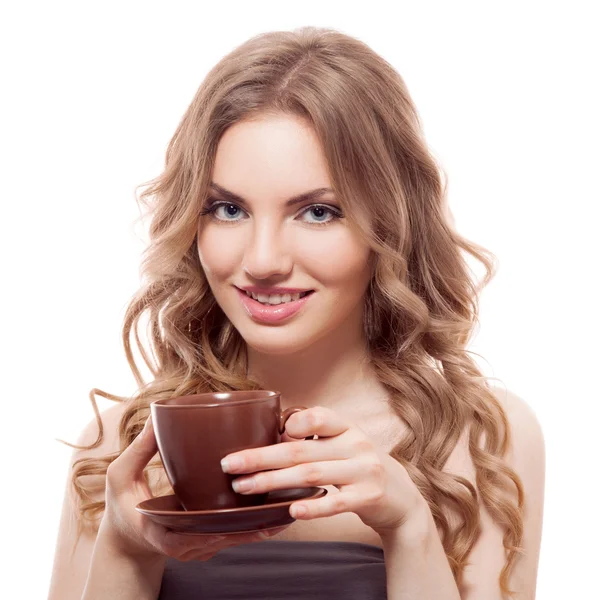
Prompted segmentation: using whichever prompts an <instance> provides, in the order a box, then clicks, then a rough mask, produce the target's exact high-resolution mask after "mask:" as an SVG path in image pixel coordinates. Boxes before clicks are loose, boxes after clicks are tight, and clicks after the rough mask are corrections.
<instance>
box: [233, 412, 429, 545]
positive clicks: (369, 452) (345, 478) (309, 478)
mask: <svg viewBox="0 0 600 600" xmlns="http://www.w3.org/2000/svg"><path fill="white" fill-rule="evenodd" d="M286 433H287V435H286V436H285V437H284V438H282V439H290V438H296V439H297V440H298V441H282V442H281V443H279V444H274V445H272V446H264V447H262V448H252V449H249V450H241V451H240V452H235V453H232V454H229V455H228V456H226V457H225V458H226V459H227V466H226V467H225V466H224V468H223V470H224V471H225V472H227V473H231V474H243V473H252V476H250V477H248V476H244V477H237V478H236V479H235V481H234V484H233V486H234V490H235V491H237V492H239V493H242V494H254V493H264V492H269V491H271V490H282V489H289V488H306V487H312V486H324V485H333V486H335V487H336V488H338V489H339V492H338V493H336V494H327V495H326V496H324V497H322V498H319V499H314V500H302V501H298V502H295V503H294V504H292V505H291V506H290V514H291V516H292V517H294V518H300V519H315V518H319V517H328V516H332V515H336V514H339V513H344V512H353V513H356V514H357V515H358V516H359V517H360V519H361V520H362V521H363V523H365V525H368V526H369V527H372V528H373V529H374V530H375V531H376V532H377V533H379V534H380V535H381V536H383V535H386V534H388V533H393V532H395V531H397V530H398V529H399V528H401V526H402V525H403V524H404V523H405V522H406V521H407V520H409V519H410V518H411V517H412V515H413V514H415V515H416V514H418V513H422V511H423V509H424V507H426V506H427V504H426V501H425V499H424V498H423V496H422V495H421V493H420V492H419V490H418V488H417V487H416V485H415V484H414V482H413V481H412V479H411V478H410V476H409V475H408V472H407V471H406V469H405V468H404V467H403V466H402V465H401V464H400V463H399V462H398V461H396V460H395V459H393V458H392V457H391V456H389V455H388V454H386V453H384V452H381V451H379V450H378V449H377V448H376V447H375V445H374V444H373V442H372V441H371V440H370V439H369V437H368V436H367V435H366V434H365V433H364V431H362V430H361V429H360V428H359V427H357V426H356V425H353V424H351V423H349V422H348V421H347V420H345V419H344V418H342V417H341V416H340V415H339V414H337V413H336V412H334V411H333V410H331V409H329V408H325V407H322V406H315V407H313V408H308V409H306V410H303V411H301V412H298V413H295V414H293V415H292V416H291V417H290V418H289V419H288V421H287V423H286ZM315 434H316V435H318V436H319V439H317V440H304V439H302V438H305V437H308V436H312V435H315ZM234 459H237V460H236V461H234ZM224 460H225V459H224ZM238 462H239V464H238ZM271 469H273V470H271ZM245 482H248V483H249V484H250V486H251V487H249V488H246V489H244V488H242V487H241V484H242V483H245ZM303 510H304V512H303Z"/></svg>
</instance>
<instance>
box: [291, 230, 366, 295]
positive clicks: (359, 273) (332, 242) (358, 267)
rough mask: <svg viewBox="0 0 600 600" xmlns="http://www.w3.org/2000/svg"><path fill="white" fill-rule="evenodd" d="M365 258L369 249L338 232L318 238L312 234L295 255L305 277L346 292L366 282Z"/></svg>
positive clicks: (347, 234) (361, 286) (349, 234)
mask: <svg viewBox="0 0 600 600" xmlns="http://www.w3.org/2000/svg"><path fill="white" fill-rule="evenodd" d="M299 241H300V240H299ZM369 254H370V249H369V248H367V247H365V246H364V245H362V244H361V243H360V242H359V241H358V240H357V239H356V238H355V237H354V236H353V235H352V234H351V233H350V232H349V231H348V230H347V229H342V228H340V229H339V230H338V231H336V232H333V231H332V232H324V233H323V234H322V235H314V234H313V235H312V236H311V238H310V240H308V239H304V240H302V243H301V244H300V245H299V246H298V247H297V252H296V256H297V257H302V267H303V270H305V271H306V272H307V273H308V274H309V275H311V276H313V277H314V278H315V279H316V280H318V281H321V282H322V283H324V284H326V285H330V286H332V287H333V286H338V285H339V286H340V287H343V288H344V289H346V290H348V289H350V288H360V289H362V288H363V287H364V286H365V284H366V282H368V280H369V277H370V267H369V264H368V260H369Z"/></svg>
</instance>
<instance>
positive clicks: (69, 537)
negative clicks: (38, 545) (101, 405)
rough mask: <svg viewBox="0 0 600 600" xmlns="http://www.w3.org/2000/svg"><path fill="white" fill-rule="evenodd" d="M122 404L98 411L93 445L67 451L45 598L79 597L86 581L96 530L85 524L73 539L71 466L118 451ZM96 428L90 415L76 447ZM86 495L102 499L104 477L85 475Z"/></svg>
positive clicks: (75, 513) (67, 599)
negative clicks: (98, 416)
mask: <svg viewBox="0 0 600 600" xmlns="http://www.w3.org/2000/svg"><path fill="white" fill-rule="evenodd" d="M125 408H126V405H125V403H119V404H115V405H114V406H111V407H109V408H108V409H106V410H104V411H102V412H101V413H100V420H101V422H102V430H103V437H102V441H101V442H100V444H99V445H98V446H96V447H95V448H89V449H83V448H81V449H74V450H73V451H72V453H71V457H70V461H69V468H68V470H67V477H66V481H65V486H64V498H63V505H62V512H61V516H60V523H59V527H58V535H57V539H56V546H55V552H54V563H53V568H52V577H51V581H50V591H49V596H48V598H49V600H54V599H59V598H60V599H61V600H71V599H75V598H77V599H78V598H81V593H82V591H83V588H84V586H85V582H86V580H87V573H88V569H89V563H90V559H91V555H92V552H93V548H94V544H95V541H96V531H95V530H94V529H93V528H91V527H85V528H83V530H82V535H81V537H80V538H79V539H77V529H78V524H79V523H80V517H79V512H78V509H77V506H76V495H75V491H74V489H73V484H72V477H73V473H74V466H75V465H76V462H77V461H78V460H80V459H85V458H100V457H103V456H106V455H107V454H112V453H114V452H117V451H118V450H119V433H118V429H119V422H120V420H121V417H122V416H123V413H124V411H125ZM98 434H99V427H98V423H97V421H96V418H95V417H94V418H93V419H91V420H90V421H89V422H88V423H87V424H86V425H85V426H84V427H83V428H82V430H81V432H80V434H79V437H78V439H77V440H76V445H77V446H90V445H92V444H94V442H96V440H97V439H98ZM85 479H86V482H85V483H86V486H87V487H88V488H89V493H88V497H89V499H90V500H92V501H103V500H104V488H105V485H104V483H105V478H104V476H102V475H86V476H85Z"/></svg>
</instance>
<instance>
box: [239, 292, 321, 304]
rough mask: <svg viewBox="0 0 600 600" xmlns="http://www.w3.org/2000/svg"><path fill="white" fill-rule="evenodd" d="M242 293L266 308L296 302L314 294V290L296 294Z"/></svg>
mask: <svg viewBox="0 0 600 600" xmlns="http://www.w3.org/2000/svg"><path fill="white" fill-rule="evenodd" d="M240 291H241V292H242V293H244V294H246V296H248V297H249V298H252V299H253V300H256V301H257V302H260V304H262V305H264V306H279V305H281V304H288V303H290V302H296V301H298V300H300V299H301V298H304V297H305V296H308V295H309V294H312V293H313V292H314V290H308V291H306V292H299V293H296V294H255V293H254V292H248V291H246V290H240Z"/></svg>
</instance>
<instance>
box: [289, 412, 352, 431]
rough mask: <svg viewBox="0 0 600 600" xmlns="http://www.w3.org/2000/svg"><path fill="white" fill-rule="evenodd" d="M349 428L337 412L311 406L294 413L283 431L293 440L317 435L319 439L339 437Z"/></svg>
mask: <svg viewBox="0 0 600 600" xmlns="http://www.w3.org/2000/svg"><path fill="white" fill-rule="evenodd" d="M349 428H350V423H348V422H347V421H346V420H345V419H344V418H343V417H341V416H340V415H339V414H338V413H337V412H335V411H333V410H331V409H330V408H326V407H325V406H313V407H312V408H307V409H305V410H302V411H300V412H297V413H294V414H293V415H292V416H291V417H290V418H289V419H288V420H287V422H286V424H285V431H286V432H287V433H288V435H290V436H291V437H293V438H305V437H308V436H312V435H318V436H319V438H326V437H333V436H336V435H340V434H342V433H344V432H345V431H347V430H348V429H349Z"/></svg>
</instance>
